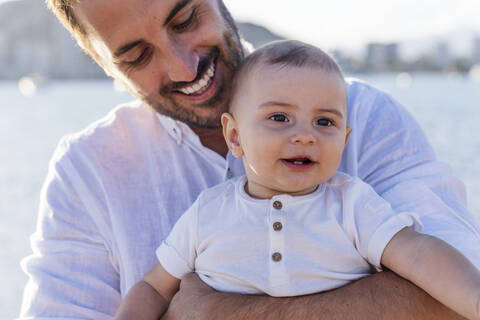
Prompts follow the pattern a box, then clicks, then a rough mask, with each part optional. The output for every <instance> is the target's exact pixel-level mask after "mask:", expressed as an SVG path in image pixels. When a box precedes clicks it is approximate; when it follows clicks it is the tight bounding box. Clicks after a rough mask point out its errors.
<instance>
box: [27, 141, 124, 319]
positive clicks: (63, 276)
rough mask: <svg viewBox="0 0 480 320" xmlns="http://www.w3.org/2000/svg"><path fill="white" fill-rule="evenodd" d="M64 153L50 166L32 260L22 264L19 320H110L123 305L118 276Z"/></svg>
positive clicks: (79, 181) (42, 197) (61, 147)
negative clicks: (23, 278) (23, 280)
mask: <svg viewBox="0 0 480 320" xmlns="http://www.w3.org/2000/svg"><path fill="white" fill-rule="evenodd" d="M64 148H65V146H62V145H60V146H59V148H57V152H56V156H54V159H55V158H56V157H57V158H58V157H59V158H61V159H60V160H58V161H57V160H52V162H51V163H50V167H49V172H48V175H47V178H46V181H45V183H44V185H43V188H42V192H41V200H40V209H39V218H38V223H37V230H36V232H35V233H34V235H33V236H32V237H31V246H32V249H33V254H32V255H30V256H29V257H27V258H25V259H24V260H23V261H22V264H21V265H22V268H23V270H24V272H25V273H26V274H27V275H28V278H29V279H28V282H27V285H26V287H25V290H24V296H23V302H22V308H21V312H20V316H19V319H111V318H112V317H113V315H114V314H115V311H116V308H117V306H118V304H119V303H120V300H121V297H120V292H119V291H120V290H119V276H118V273H117V271H116V268H115V267H114V264H113V263H112V259H111V254H110V252H109V250H107V246H106V245H105V240H104V238H103V237H102V235H101V234H100V232H99V228H98V225H97V223H96V221H95V220H94V218H93V217H92V216H91V215H90V214H89V212H91V211H90V210H89V208H87V207H85V206H84V204H83V202H82V198H83V197H84V196H85V197H88V195H86V194H85V193H84V194H79V193H78V191H79V189H78V188H82V184H83V183H82V180H81V178H80V177H79V176H78V174H77V173H76V170H75V168H74V166H73V165H72V162H71V161H70V160H68V159H67V158H68V157H67V156H65V155H63V154H62V153H63V152H64V150H63V149H64ZM74 185H75V187H74ZM84 187H87V186H84ZM88 187H91V188H94V186H93V185H91V186H88ZM76 188H77V189H76Z"/></svg>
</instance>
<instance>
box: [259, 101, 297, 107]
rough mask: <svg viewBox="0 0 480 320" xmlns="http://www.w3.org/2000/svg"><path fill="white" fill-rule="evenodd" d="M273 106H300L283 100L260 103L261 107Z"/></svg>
mask: <svg viewBox="0 0 480 320" xmlns="http://www.w3.org/2000/svg"><path fill="white" fill-rule="evenodd" d="M271 106H281V107H294V108H298V107H297V105H295V104H291V103H287V102H283V101H274V100H272V101H267V102H264V103H262V104H261V105H259V107H260V108H265V107H271Z"/></svg>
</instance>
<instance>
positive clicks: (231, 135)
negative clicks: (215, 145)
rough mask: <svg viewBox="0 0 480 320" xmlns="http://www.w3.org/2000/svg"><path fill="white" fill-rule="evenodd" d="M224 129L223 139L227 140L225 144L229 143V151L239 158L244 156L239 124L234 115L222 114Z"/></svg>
mask: <svg viewBox="0 0 480 320" xmlns="http://www.w3.org/2000/svg"><path fill="white" fill-rule="evenodd" d="M222 128H223V137H224V138H225V142H227V146H228V149H230V151H231V152H232V154H233V155H234V156H235V157H237V158H240V157H241V156H243V150H242V145H241V144H240V136H239V134H238V127H237V122H236V121H235V118H234V117H233V115H232V114H230V113H228V112H225V113H224V114H222Z"/></svg>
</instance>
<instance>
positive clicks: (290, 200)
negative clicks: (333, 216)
mask: <svg viewBox="0 0 480 320" xmlns="http://www.w3.org/2000/svg"><path fill="white" fill-rule="evenodd" d="M246 182H247V177H246V176H245V175H244V176H241V177H239V178H236V181H235V189H236V192H237V194H238V195H239V196H240V198H241V199H242V200H243V201H245V202H249V203H256V204H261V205H268V204H269V203H273V202H275V201H281V202H282V203H284V204H288V205H294V204H297V203H301V202H304V201H309V200H311V199H314V198H317V197H320V196H321V195H322V194H323V193H324V191H325V187H326V182H324V183H322V184H320V185H318V187H317V189H315V191H313V192H312V193H309V194H306V195H303V196H292V195H289V194H279V195H276V196H273V197H272V198H271V199H257V198H253V197H251V196H250V195H249V194H248V193H247V192H246V191H245V183H246Z"/></svg>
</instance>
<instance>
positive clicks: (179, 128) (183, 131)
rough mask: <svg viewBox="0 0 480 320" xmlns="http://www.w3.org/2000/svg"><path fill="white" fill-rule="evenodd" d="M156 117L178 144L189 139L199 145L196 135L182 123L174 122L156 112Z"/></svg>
mask: <svg viewBox="0 0 480 320" xmlns="http://www.w3.org/2000/svg"><path fill="white" fill-rule="evenodd" d="M157 117H158V120H159V121H160V123H161V124H162V126H163V127H164V128H165V130H167V132H168V134H169V135H170V136H171V137H172V138H173V139H175V141H176V142H177V143H178V144H182V143H183V142H184V140H185V139H191V140H192V141H195V142H197V143H200V138H199V137H198V135H197V134H196V133H195V132H193V130H192V129H191V128H190V127H189V126H188V125H186V124H185V123H183V122H182V121H179V120H174V119H172V118H170V117H167V116H165V115H162V114H160V113H158V112H157Z"/></svg>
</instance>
